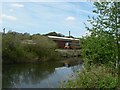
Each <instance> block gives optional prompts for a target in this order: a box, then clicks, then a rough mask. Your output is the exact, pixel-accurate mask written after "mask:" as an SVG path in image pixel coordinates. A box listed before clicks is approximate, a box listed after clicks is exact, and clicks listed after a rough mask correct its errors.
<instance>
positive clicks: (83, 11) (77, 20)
mask: <svg viewBox="0 0 120 90" xmlns="http://www.w3.org/2000/svg"><path fill="white" fill-rule="evenodd" d="M0 8H2V14H1V16H0V19H1V20H2V28H4V27H5V28H6V31H8V30H12V31H16V32H20V33H25V32H28V33H30V34H35V33H40V34H45V33H48V32H52V31H55V32H58V33H62V34H64V35H68V31H69V30H70V31H71V35H72V36H75V37H81V36H82V35H85V34H86V32H87V30H86V29H85V25H84V23H86V24H87V25H88V26H90V25H89V24H88V23H87V19H88V15H89V16H94V14H93V13H92V10H93V5H92V2H19V3H18V2H16V3H15V2H14V3H12V2H5V3H2V7H1V6H0Z"/></svg>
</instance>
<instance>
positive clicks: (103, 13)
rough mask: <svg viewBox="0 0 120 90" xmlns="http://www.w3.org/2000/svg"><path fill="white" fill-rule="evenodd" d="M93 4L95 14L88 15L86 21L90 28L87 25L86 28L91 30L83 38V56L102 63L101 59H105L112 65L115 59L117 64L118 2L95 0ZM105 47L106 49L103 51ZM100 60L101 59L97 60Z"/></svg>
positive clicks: (119, 5) (119, 4)
mask: <svg viewBox="0 0 120 90" xmlns="http://www.w3.org/2000/svg"><path fill="white" fill-rule="evenodd" d="M94 6H95V10H93V12H94V13H96V15H97V16H96V17H95V16H93V17H92V18H91V17H89V20H88V22H90V24H91V25H92V28H89V27H87V26H86V28H87V30H88V31H89V32H91V36H89V37H84V39H83V42H82V43H83V50H82V51H83V54H84V55H83V56H84V57H86V58H88V59H90V62H92V63H94V61H96V62H98V63H102V64H103V60H105V59H106V60H108V61H109V62H112V63H113V65H114V64H115V61H116V66H117V64H118V56H119V55H118V53H119V52H118V50H119V44H118V41H119V36H120V35H119V34H118V28H119V25H118V24H119V23H118V22H117V15H118V14H119V13H120V11H119V10H118V8H119V7H120V2H95V3H94ZM89 40H90V41H89ZM85 45H86V46H85ZM95 49H96V50H95ZM105 49H106V51H104V50H105ZM103 51H104V52H103ZM101 54H102V55H101ZM100 60H102V61H101V62H99V61H100ZM106 60H105V61H106ZM105 63H107V62H105Z"/></svg>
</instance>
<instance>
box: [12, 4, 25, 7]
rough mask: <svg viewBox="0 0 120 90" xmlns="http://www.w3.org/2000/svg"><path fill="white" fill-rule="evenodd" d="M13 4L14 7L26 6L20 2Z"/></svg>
mask: <svg viewBox="0 0 120 90" xmlns="http://www.w3.org/2000/svg"><path fill="white" fill-rule="evenodd" d="M11 6H12V7H17V8H22V7H24V5H23V4H20V3H13V4H11Z"/></svg>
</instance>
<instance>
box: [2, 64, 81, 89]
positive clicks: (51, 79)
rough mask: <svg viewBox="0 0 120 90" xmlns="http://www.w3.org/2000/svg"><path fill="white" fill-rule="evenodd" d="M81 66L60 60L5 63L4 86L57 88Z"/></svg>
mask: <svg viewBox="0 0 120 90" xmlns="http://www.w3.org/2000/svg"><path fill="white" fill-rule="evenodd" d="M80 68H81V65H75V66H71V67H64V66H63V64H61V63H58V62H44V63H39V64H24V65H23V64H16V65H3V81H2V84H3V88H47V87H49V88H56V87H59V85H60V82H61V81H63V80H67V79H68V78H69V76H70V75H72V74H74V72H76V71H77V70H79V69H80Z"/></svg>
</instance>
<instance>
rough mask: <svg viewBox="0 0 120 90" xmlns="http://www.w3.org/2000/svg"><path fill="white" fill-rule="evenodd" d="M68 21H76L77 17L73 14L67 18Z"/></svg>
mask: <svg viewBox="0 0 120 90" xmlns="http://www.w3.org/2000/svg"><path fill="white" fill-rule="evenodd" d="M66 20H67V21H75V17H73V16H69V17H67V18H66Z"/></svg>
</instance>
